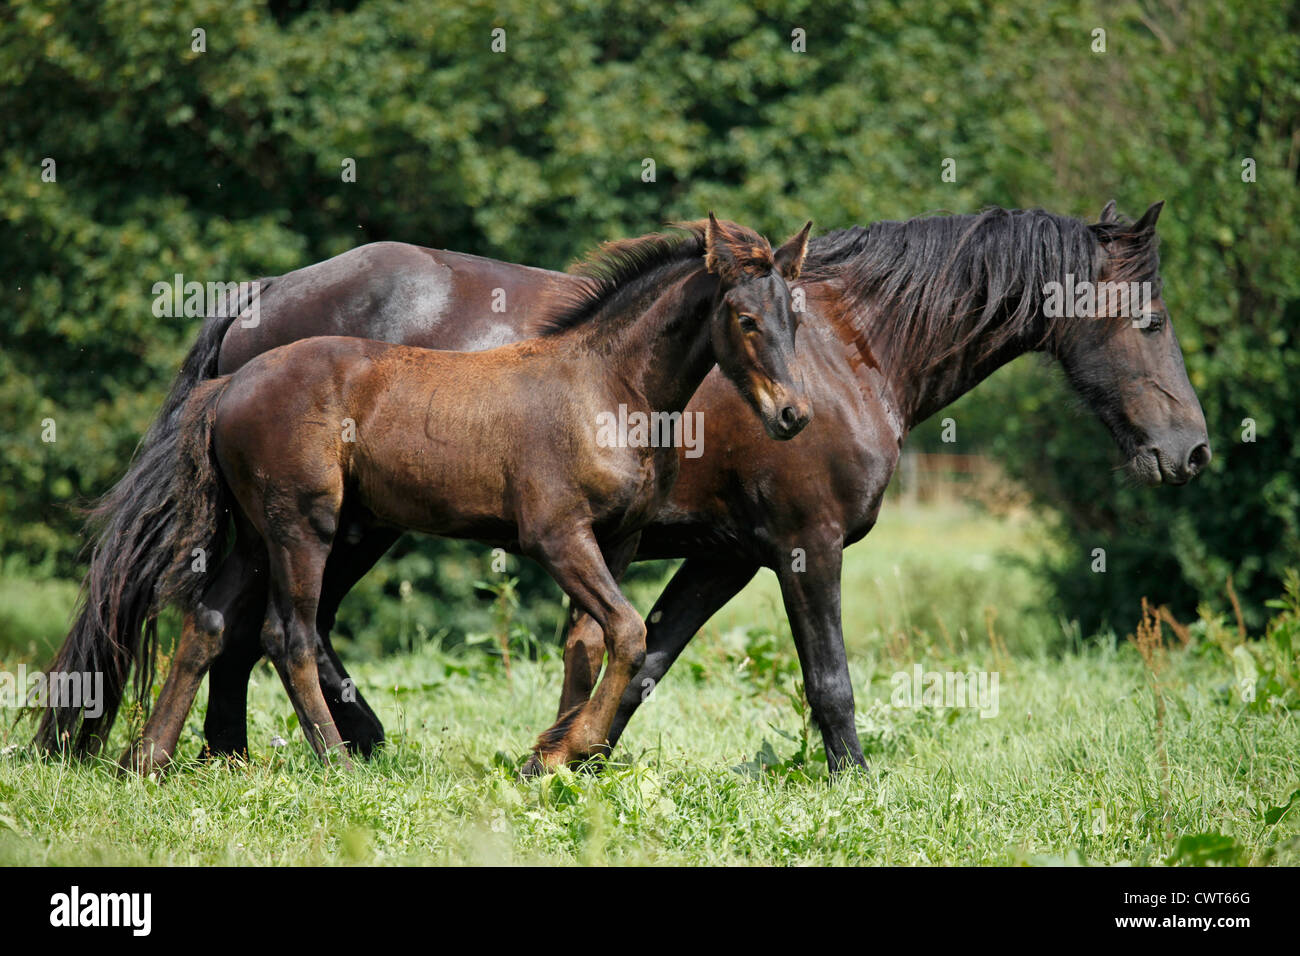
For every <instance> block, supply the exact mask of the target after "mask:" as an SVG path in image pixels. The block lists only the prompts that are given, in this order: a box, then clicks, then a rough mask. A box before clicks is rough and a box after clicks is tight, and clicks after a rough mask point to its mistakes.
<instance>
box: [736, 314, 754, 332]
mask: <svg viewBox="0 0 1300 956" xmlns="http://www.w3.org/2000/svg"><path fill="white" fill-rule="evenodd" d="M740 330H741V331H742V332H757V331H758V319H756V318H754V317H753V316H752V315H749V314H748V313H745V314H742V315H741V316H740Z"/></svg>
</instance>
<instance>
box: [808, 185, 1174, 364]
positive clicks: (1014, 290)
mask: <svg viewBox="0 0 1300 956" xmlns="http://www.w3.org/2000/svg"><path fill="white" fill-rule="evenodd" d="M1098 228H1100V227H1093V226H1089V225H1088V224H1087V223H1085V222H1083V221H1082V220H1079V219H1072V218H1069V217H1066V216H1059V215H1056V214H1054V213H1050V212H1046V211H1044V210H1042V209H1016V210H1007V209H1000V208H996V207H995V208H991V209H986V210H984V211H983V212H980V213H977V214H974V215H950V216H928V217H921V218H916V219H910V220H908V221H907V222H892V221H883V222H877V223H874V224H873V225H871V226H865V227H864V226H855V227H853V228H851V229H840V230H836V231H834V232H830V233H827V234H826V235H824V236H819V237H818V238H816V239H814V240H813V241H812V243H811V245H810V247H809V250H808V260H807V263H806V264H805V267H804V278H805V279H807V280H814V281H815V280H828V281H838V282H840V283H841V284H842V286H843V289H844V293H845V295H846V296H847V297H848V299H849V301H850V302H851V303H853V304H855V305H858V306H863V305H867V304H872V305H874V306H875V307H876V308H875V310H874V312H875V314H874V317H873V327H872V329H871V334H872V335H873V337H875V338H877V339H878V340H880V341H883V342H888V343H889V348H890V349H891V350H893V351H895V354H902V355H908V356H918V357H924V359H923V360H924V362H925V364H927V365H928V364H933V363H934V362H938V361H940V360H941V359H943V358H946V357H948V356H950V355H952V354H954V353H956V352H959V351H961V350H963V349H965V348H967V347H969V346H970V345H971V344H972V343H973V342H974V341H975V340H977V339H979V340H981V342H982V346H983V349H984V351H985V354H991V353H993V352H995V351H997V350H999V349H1000V348H1002V347H1003V346H1005V345H1006V344H1008V343H1009V342H1011V341H1012V340H1014V339H1019V338H1021V337H1023V336H1026V335H1031V334H1033V333H1034V332H1035V327H1036V325H1038V327H1040V328H1041V337H1040V338H1039V340H1038V341H1037V342H1036V343H1035V344H1036V346H1038V347H1044V346H1049V345H1050V342H1051V339H1052V337H1053V335H1054V334H1055V333H1057V332H1059V331H1060V326H1061V323H1059V322H1051V321H1048V322H1042V323H1041V324H1040V320H1041V319H1042V317H1043V310H1042V304H1043V300H1044V291H1043V289H1044V286H1045V285H1046V284H1047V283H1049V282H1063V281H1064V277H1065V274H1066V273H1073V274H1074V276H1075V279H1076V281H1080V280H1084V279H1086V280H1088V281H1097V271H1098V268H1099V267H1100V266H1101V263H1102V260H1103V251H1102V246H1101V240H1100V238H1099V234H1098V231H1097V230H1098ZM1107 228H1109V229H1111V230H1112V232H1110V233H1107V235H1108V236H1112V235H1115V234H1117V231H1119V230H1123V228H1124V226H1123V225H1122V224H1118V223H1117V224H1113V225H1111V226H1109V227H1107ZM1125 249H1126V256H1125V257H1124V258H1115V257H1111V258H1110V259H1109V260H1108V261H1107V270H1106V271H1107V274H1106V276H1105V277H1104V278H1105V279H1106V280H1108V281H1113V282H1137V281H1146V282H1153V283H1155V282H1157V281H1158V271H1159V256H1158V255H1157V252H1156V237H1155V234H1154V233H1151V234H1149V235H1147V236H1140V237H1132V241H1130V242H1129V243H1127V244H1126V245H1125Z"/></svg>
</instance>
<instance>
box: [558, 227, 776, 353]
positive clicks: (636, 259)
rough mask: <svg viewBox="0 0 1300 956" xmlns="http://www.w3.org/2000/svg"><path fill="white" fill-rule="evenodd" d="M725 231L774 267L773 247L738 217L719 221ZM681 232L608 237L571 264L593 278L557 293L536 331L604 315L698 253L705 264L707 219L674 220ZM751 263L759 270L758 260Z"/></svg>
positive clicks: (730, 240)
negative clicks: (763, 255) (764, 253)
mask: <svg viewBox="0 0 1300 956" xmlns="http://www.w3.org/2000/svg"><path fill="white" fill-rule="evenodd" d="M718 226H719V229H720V231H721V237H722V238H723V239H724V240H725V241H726V242H727V243H728V244H729V245H730V246H732V247H738V246H741V245H743V246H745V247H749V248H752V249H754V250H755V252H756V254H757V252H758V251H759V250H767V259H766V262H767V268H770V267H771V249H770V247H769V246H768V243H767V240H766V239H764V238H763V237H762V236H760V235H759V234H758V233H756V232H754V231H753V230H751V229H748V228H746V227H745V226H741V225H739V224H737V223H734V222H727V221H725V220H724V221H721V222H719V224H718ZM672 227H673V228H674V229H676V230H679V231H678V232H654V233H650V234H649V235H645V236H638V237H637V238H635V239H618V240H615V241H613V242H607V243H605V244H604V245H601V246H599V247H598V248H596V249H595V250H593V251H592V252H590V253H588V254H587V255H586V256H585V257H584V258H583V259H581V260H580V261H579V262H577V263H576V264H575V265H574V266H572V267H571V269H570V270H569V271H570V272H573V273H574V274H576V275H580V276H583V277H585V278H587V279H588V280H589V281H588V282H587V283H586V285H585V286H584V287H583V288H581V289H578V290H576V291H568V290H566V291H564V292H561V293H557V295H556V299H555V302H554V303H553V304H552V306H551V308H550V309H549V310H548V311H547V313H546V314H545V315H544V316H543V317H542V318H541V319H540V320H539V321H538V323H537V325H536V326H535V328H536V334H538V335H542V336H549V335H557V334H559V333H561V332H565V331H567V330H569V329H572V328H576V327H577V326H580V325H586V324H589V323H593V322H595V321H596V320H598V318H599V317H602V316H610V315H614V314H617V313H618V312H619V311H620V308H619V307H620V306H622V305H623V304H624V303H626V302H629V301H631V300H633V299H635V297H636V296H637V295H638V294H639V293H640V292H641V291H642V290H643V289H644V288H645V286H646V285H647V284H649V283H650V282H652V281H653V282H658V281H660V280H661V278H662V272H663V271H664V270H665V269H668V268H671V267H673V266H678V265H682V264H684V263H687V262H690V261H692V260H696V259H698V260H699V262H698V265H699V266H701V267H703V266H704V265H705V261H704V257H705V251H706V242H705V234H706V232H707V229H708V221H707V220H698V221H696V222H681V223H672ZM741 265H742V267H746V266H747V265H748V268H749V271H756V270H757V269H758V266H757V265H755V264H747V262H742V263H741Z"/></svg>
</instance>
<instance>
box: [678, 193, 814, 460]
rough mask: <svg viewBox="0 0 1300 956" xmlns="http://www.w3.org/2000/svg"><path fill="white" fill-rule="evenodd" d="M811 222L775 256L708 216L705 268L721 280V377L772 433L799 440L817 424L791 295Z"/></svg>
mask: <svg viewBox="0 0 1300 956" xmlns="http://www.w3.org/2000/svg"><path fill="white" fill-rule="evenodd" d="M811 228H812V223H811V222H809V223H808V224H807V225H805V226H804V227H803V229H801V230H800V231H799V232H798V233H796V234H795V235H794V236H792V237H791V238H790V239H789V240H788V241H787V242H786V243H785V245H783V246H781V248H779V249H777V250H776V252H773V251H772V247H771V245H769V244H768V241H767V240H766V239H764V238H763V237H762V236H760V235H758V234H757V233H755V232H752V231H751V230H749V229H746V228H745V227H744V226H738V225H737V224H736V223H734V222H727V221H725V220H724V221H722V222H719V221H718V220H717V219H715V218H714V217H713V214H712V213H709V221H708V223H707V225H706V226H705V233H704V241H705V250H704V262H705V266H706V268H707V269H708V271H709V272H711V273H713V274H714V275H716V276H717V277H718V283H719V288H718V296H717V298H716V300H715V302H714V305H713V310H712V312H711V313H710V316H709V323H710V334H711V336H712V339H713V350H714V354H715V355H716V357H717V360H718V367H719V368H720V369H722V372H723V374H724V375H726V376H727V378H729V379H730V380H731V381H732V382H733V383H734V384H735V386H736V387H737V388H738V389H739V390H740V393H741V395H743V396H744V397H745V401H747V402H748V403H749V405H750V407H751V408H753V409H754V411H755V412H757V413H758V415H759V417H760V418H762V420H763V427H764V428H766V429H767V433H768V434H769V435H770V436H771V437H773V438H778V439H782V440H785V439H788V438H793V437H794V436H795V435H797V434H799V432H800V431H801V430H802V429H803V427H804V426H805V425H807V424H808V421H809V419H811V418H812V405H811V403H810V402H809V401H808V399H807V397H805V395H804V384H803V379H802V377H801V376H798V375H796V374H795V373H794V372H792V370H791V366H792V365H793V364H794V338H795V332H796V330H797V329H798V326H799V320H798V313H796V312H795V311H794V309H793V308H792V307H791V300H790V288H789V286H787V285H786V283H787V282H793V281H794V280H795V279H796V278H798V276H799V270H800V268H801V267H802V266H803V260H804V255H805V254H806V253H807V251H808V232H809V230H810V229H811Z"/></svg>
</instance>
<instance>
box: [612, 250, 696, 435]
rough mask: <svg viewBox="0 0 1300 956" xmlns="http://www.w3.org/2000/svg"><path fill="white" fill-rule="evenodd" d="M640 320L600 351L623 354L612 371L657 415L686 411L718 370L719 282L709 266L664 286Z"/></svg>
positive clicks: (642, 313)
mask: <svg viewBox="0 0 1300 956" xmlns="http://www.w3.org/2000/svg"><path fill="white" fill-rule="evenodd" d="M660 289H661V290H662V291H661V292H660V293H659V295H657V296H656V297H655V299H654V301H653V302H652V303H651V304H650V305H649V306H648V307H647V308H645V309H644V310H643V311H642V312H641V314H640V315H638V317H637V318H636V320H635V321H633V322H629V323H625V324H624V325H622V326H621V328H619V329H618V330H617V332H615V333H614V335H615V341H613V342H608V343H604V345H603V347H602V348H601V349H600V352H602V353H606V354H609V355H613V356H617V362H618V363H619V367H618V368H609V369H608V370H609V371H610V372H613V373H614V374H616V375H617V376H618V378H619V379H620V380H621V382H622V383H623V384H625V385H626V386H628V387H630V388H631V389H632V390H633V391H634V392H636V393H637V394H638V395H639V396H640V397H642V398H644V399H645V402H646V404H647V405H648V407H649V408H651V409H653V410H656V411H666V412H672V411H681V410H682V409H684V408H685V407H686V405H687V403H688V402H689V401H690V399H691V396H692V395H694V394H695V391H696V389H698V388H699V387H700V384H701V383H702V382H703V381H704V377H705V376H706V375H707V374H708V373H709V370H710V369H711V368H713V365H714V363H715V361H716V360H715V358H714V354H713V342H712V339H711V337H710V334H709V312H710V309H711V306H712V303H713V298H714V295H715V294H716V291H717V280H716V279H715V278H714V277H713V276H711V275H709V274H707V273H705V272H704V269H703V265H702V264H701V266H700V267H699V268H695V269H691V270H690V271H689V272H687V273H686V274H685V275H684V276H677V277H672V278H669V279H668V281H666V282H664V283H663V284H662V285H661V286H660Z"/></svg>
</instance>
